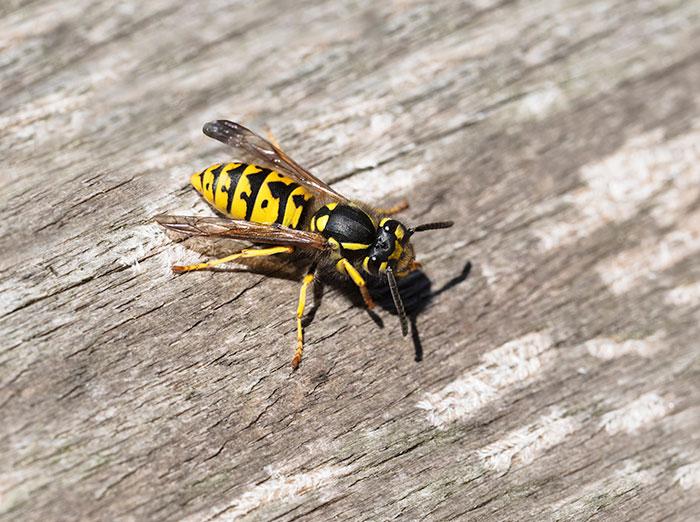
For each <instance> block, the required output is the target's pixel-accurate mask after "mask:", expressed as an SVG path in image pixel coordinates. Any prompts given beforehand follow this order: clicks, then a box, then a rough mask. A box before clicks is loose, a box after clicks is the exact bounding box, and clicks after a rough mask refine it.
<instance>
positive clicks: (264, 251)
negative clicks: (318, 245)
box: [173, 246, 294, 272]
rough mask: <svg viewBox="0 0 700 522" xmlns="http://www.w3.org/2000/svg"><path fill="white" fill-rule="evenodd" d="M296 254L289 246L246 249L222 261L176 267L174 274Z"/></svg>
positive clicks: (174, 267)
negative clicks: (230, 263) (241, 260)
mask: <svg viewBox="0 0 700 522" xmlns="http://www.w3.org/2000/svg"><path fill="white" fill-rule="evenodd" d="M292 252H294V248H293V247H288V246H276V247H268V248H245V249H243V250H241V251H240V252H236V253H235V254H231V255H230V256H226V257H222V258H221V259H214V260H212V261H207V262H206V263H197V264H196V265H185V266H180V265H174V266H173V272H191V271H192V270H205V269H207V268H211V267H213V266H216V265H220V264H222V263H228V262H229V261H234V260H236V259H243V258H246V257H262V256H271V255H274V254H291V253H292Z"/></svg>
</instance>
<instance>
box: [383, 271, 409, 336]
mask: <svg viewBox="0 0 700 522" xmlns="http://www.w3.org/2000/svg"><path fill="white" fill-rule="evenodd" d="M386 278H387V280H388V281H389V290H391V297H392V299H394V307H395V308H396V313H397V314H398V315H399V321H401V335H403V336H404V337H406V335H407V334H408V319H407V318H406V310H404V308H403V301H401V294H399V285H397V284H396V278H395V277H394V272H393V270H392V269H391V268H387V270H386Z"/></svg>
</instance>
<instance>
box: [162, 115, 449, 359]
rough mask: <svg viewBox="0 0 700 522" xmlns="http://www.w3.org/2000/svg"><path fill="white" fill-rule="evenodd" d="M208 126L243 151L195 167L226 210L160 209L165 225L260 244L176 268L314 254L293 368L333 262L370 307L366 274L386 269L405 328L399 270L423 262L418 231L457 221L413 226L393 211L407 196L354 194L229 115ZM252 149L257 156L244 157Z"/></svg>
mask: <svg viewBox="0 0 700 522" xmlns="http://www.w3.org/2000/svg"><path fill="white" fill-rule="evenodd" d="M203 131H204V134H206V135H207V136H209V137H211V138H214V139H215V140H218V141H220V142H222V143H225V144H226V145H230V146H231V147H233V148H234V149H236V150H237V151H238V153H239V154H240V155H241V156H240V157H241V161H239V162H233V163H224V164H220V163H217V164H215V165H212V166H211V167H209V168H207V169H205V170H203V171H201V172H198V173H196V174H193V175H192V177H191V178H190V181H191V183H192V185H193V186H194V188H195V189H196V190H197V191H198V192H199V193H200V194H201V195H202V196H203V197H204V199H205V200H206V201H207V202H208V203H209V204H210V205H212V206H213V207H214V209H215V210H216V211H218V212H219V213H220V214H223V215H224V216H226V217H194V216H170V215H160V216H156V218H155V219H156V221H157V222H158V223H160V224H161V225H162V226H164V227H166V228H168V229H171V230H175V231H177V232H182V233H184V234H187V235H191V236H207V237H212V238H233V239H240V240H246V241H249V242H251V243H252V244H253V245H254V246H252V247H251V248H245V249H243V250H240V251H239V252H235V253H233V254H231V255H228V256H226V257H222V258H220V259H215V260H212V261H208V262H205V263H198V264H194V265H187V266H173V267H172V268H173V271H174V272H189V271H193V270H202V269H207V268H211V267H214V266H217V265H220V264H222V263H227V262H229V261H235V260H240V259H246V258H254V257H261V256H274V255H277V254H287V255H289V254H293V253H297V254H299V253H301V254H303V255H304V257H305V258H306V259H307V260H308V263H307V267H308V269H307V274H306V276H305V277H304V278H303V281H302V284H301V290H300V294H299V304H298V307H297V314H296V319H297V347H296V351H295V353H294V357H293V358H292V368H294V369H296V368H297V367H298V366H299V363H300V362H301V356H302V351H303V341H304V333H303V328H302V322H301V318H302V316H303V313H304V306H305V303H306V290H307V288H308V286H309V285H310V284H311V282H312V281H313V280H314V276H315V274H316V273H317V272H318V271H319V270H322V269H325V268H328V267H329V266H330V267H333V268H334V269H335V270H336V271H337V272H339V273H340V274H342V275H343V276H347V277H349V278H350V279H351V280H352V282H353V283H354V284H355V285H357V287H358V288H359V290H360V293H361V295H362V298H363V299H364V302H365V304H366V305H367V307H368V308H372V307H374V302H373V301H372V297H371V296H370V294H369V291H368V290H367V287H366V284H365V279H364V277H363V275H362V273H363V272H364V273H365V274H369V275H371V276H380V275H384V276H385V277H386V279H387V282H388V284H389V288H390V290H391V295H392V298H393V300H394V305H395V307H396V311H397V313H398V316H399V318H400V321H401V331H402V333H403V335H404V336H405V335H406V334H407V332H408V321H407V319H406V314H405V312H404V308H403V304H402V302H401V296H400V295H399V291H398V286H397V284H396V278H397V277H402V276H404V275H406V274H408V273H409V272H411V271H413V270H416V269H417V268H418V267H419V266H420V265H419V263H417V262H416V261H415V255H414V252H413V246H412V245H411V243H410V239H411V236H412V235H413V234H414V233H416V232H421V231H424V230H435V229H440V228H447V227H450V226H452V224H453V223H452V222H451V221H441V222H436V223H427V224H424V225H419V226H416V227H406V226H404V225H403V224H401V223H400V222H399V221H397V220H395V219H391V217H390V216H392V215H393V214H396V213H397V212H400V211H401V210H404V209H405V208H407V206H408V204H407V203H403V204H399V205H396V206H395V207H393V208H389V209H375V208H372V207H370V206H368V205H366V204H364V203H361V202H358V201H353V200H350V199H348V198H346V197H344V196H342V195H341V194H339V193H338V192H336V191H335V190H333V189H332V188H331V187H329V186H328V185H327V184H325V183H324V182H322V181H320V180H319V179H318V178H316V177H315V176H313V175H312V174H311V173H310V172H308V171H307V170H306V169H304V168H302V167H301V166H300V165H299V164H298V163H296V162H295V161H294V160H292V159H291V158H290V157H289V156H287V154H285V153H284V152H283V151H282V150H281V149H280V147H279V146H277V145H274V144H272V143H270V142H269V141H267V140H265V139H263V138H261V137H260V136H258V135H257V134H255V133H254V132H252V131H250V130H248V129H247V128H245V127H243V126H242V125H239V124H238V123H234V122H231V121H227V120H217V121H212V122H209V123H206V124H205V125H204V128H203ZM244 157H247V158H249V159H250V160H251V161H250V162H244V161H242V160H243V158H244Z"/></svg>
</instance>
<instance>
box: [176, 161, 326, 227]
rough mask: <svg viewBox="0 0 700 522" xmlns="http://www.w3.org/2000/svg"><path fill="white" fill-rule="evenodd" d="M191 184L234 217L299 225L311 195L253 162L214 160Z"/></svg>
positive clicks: (208, 199) (284, 177)
mask: <svg viewBox="0 0 700 522" xmlns="http://www.w3.org/2000/svg"><path fill="white" fill-rule="evenodd" d="M190 182H191V183H192V186H193V187H194V188H195V189H196V190H197V192H199V193H200V194H201V195H202V196H203V197H204V199H206V200H207V201H208V202H209V203H210V204H211V205H212V206H213V207H214V208H215V209H217V210H218V211H219V212H222V213H223V214H226V215H227V216H229V217H231V218H234V219H244V220H246V221H252V222H254V223H264V224H272V223H278V224H280V225H282V226H285V227H290V228H300V226H301V225H302V224H303V215H304V212H305V211H306V208H307V206H308V203H309V201H310V200H311V198H312V194H311V193H310V192H309V191H308V190H307V189H306V188H305V187H303V186H301V185H299V184H298V183H296V182H295V181H294V180H292V179H290V178H288V177H286V176H284V175H282V174H280V173H279V172H277V171H275V170H271V169H268V168H264V167H259V166H257V165H249V164H246V163H225V164H220V163H217V164H215V165H212V166H211V167H209V168H207V169H205V170H203V171H202V172H199V173H197V174H193V175H192V177H191V178H190Z"/></svg>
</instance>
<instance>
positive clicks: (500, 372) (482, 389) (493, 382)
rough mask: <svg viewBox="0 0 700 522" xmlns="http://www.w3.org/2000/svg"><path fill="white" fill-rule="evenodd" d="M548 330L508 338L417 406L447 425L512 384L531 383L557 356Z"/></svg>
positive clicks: (437, 423)
mask: <svg viewBox="0 0 700 522" xmlns="http://www.w3.org/2000/svg"><path fill="white" fill-rule="evenodd" d="M552 346H553V342H552V339H551V337H550V335H549V334H548V333H544V332H536V333H530V334H527V335H525V336H523V337H521V338H519V339H515V340H513V341H510V342H507V343H505V344H503V345H502V346H500V347H499V348H497V349H495V350H493V351H491V352H487V353H485V354H483V355H482V356H481V360H482V363H481V364H479V365H478V366H477V367H476V368H474V369H472V370H470V371H468V372H466V373H465V374H463V375H462V376H461V377H459V378H458V379H457V380H455V381H453V382H451V383H450V384H448V385H447V386H445V387H444V388H443V389H442V390H440V391H438V392H436V393H428V394H426V397H425V399H424V400H422V401H420V402H419V403H418V404H417V405H416V406H417V407H418V408H420V409H422V410H425V411H426V412H427V419H428V422H430V423H431V424H432V425H433V426H436V427H438V428H440V429H444V428H446V427H447V425H448V424H449V423H451V422H454V421H456V420H461V419H466V418H468V417H469V416H471V415H473V414H474V413H475V412H476V411H478V410H479V409H481V408H482V407H483V406H485V405H486V404H488V403H489V402H491V401H493V400H495V399H496V398H497V397H498V396H499V394H501V393H503V392H504V391H506V390H507V389H508V388H511V387H516V386H520V385H523V384H527V383H528V382H530V381H532V380H534V379H535V378H536V377H537V376H539V375H540V374H541V373H542V372H544V371H545V370H546V369H547V368H549V367H550V366H551V364H552V362H553V360H554V358H555V357H556V353H555V352H554V350H551V348H552Z"/></svg>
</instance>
